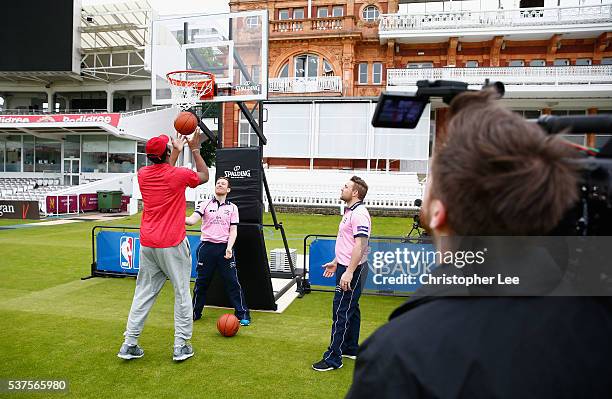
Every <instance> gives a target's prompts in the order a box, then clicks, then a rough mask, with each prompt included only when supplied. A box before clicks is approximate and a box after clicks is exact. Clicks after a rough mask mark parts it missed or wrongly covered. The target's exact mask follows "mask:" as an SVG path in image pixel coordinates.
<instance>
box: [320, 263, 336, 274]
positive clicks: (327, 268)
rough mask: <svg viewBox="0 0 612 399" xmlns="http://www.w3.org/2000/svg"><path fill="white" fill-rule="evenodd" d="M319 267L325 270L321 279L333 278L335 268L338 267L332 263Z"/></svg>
mask: <svg viewBox="0 0 612 399" xmlns="http://www.w3.org/2000/svg"><path fill="white" fill-rule="evenodd" d="M321 267H322V268H324V269H325V271H324V272H323V277H333V275H334V273H336V268H337V267H338V265H337V264H335V263H334V262H329V263H326V264H324V265H323V266H321Z"/></svg>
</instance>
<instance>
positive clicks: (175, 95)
mask: <svg viewBox="0 0 612 399" xmlns="http://www.w3.org/2000/svg"><path fill="white" fill-rule="evenodd" d="M166 78H167V79H168V83H169V84H170V90H171V92H172V101H173V102H174V105H176V106H177V107H179V108H180V109H182V110H183V111H186V110H188V109H189V108H191V107H193V106H194V105H196V104H197V103H198V101H201V100H204V101H207V100H212V99H213V97H214V95H215V75H214V74H212V73H210V72H203V71H194V70H185V71H173V72H168V73H167V74H166Z"/></svg>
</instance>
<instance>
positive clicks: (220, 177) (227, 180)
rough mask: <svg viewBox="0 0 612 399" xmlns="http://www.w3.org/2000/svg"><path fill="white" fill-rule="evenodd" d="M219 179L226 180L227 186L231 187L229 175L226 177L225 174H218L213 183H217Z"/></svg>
mask: <svg viewBox="0 0 612 399" xmlns="http://www.w3.org/2000/svg"><path fill="white" fill-rule="evenodd" d="M221 179H223V180H225V181H226V182H227V188H232V182H231V181H230V179H229V177H226V176H219V177H218V178H217V180H216V181H215V184H217V182H218V181H219V180H221Z"/></svg>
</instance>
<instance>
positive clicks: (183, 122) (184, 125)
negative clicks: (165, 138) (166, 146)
mask: <svg viewBox="0 0 612 399" xmlns="http://www.w3.org/2000/svg"><path fill="white" fill-rule="evenodd" d="M196 127H198V118H197V117H196V116H195V115H194V114H192V113H191V112H187V111H183V112H181V113H180V114H178V116H177V117H176V119H175V120H174V128H175V129H176V131H177V132H179V133H180V134H184V135H186V136H187V135H190V134H191V133H193V131H194V130H195V129H196Z"/></svg>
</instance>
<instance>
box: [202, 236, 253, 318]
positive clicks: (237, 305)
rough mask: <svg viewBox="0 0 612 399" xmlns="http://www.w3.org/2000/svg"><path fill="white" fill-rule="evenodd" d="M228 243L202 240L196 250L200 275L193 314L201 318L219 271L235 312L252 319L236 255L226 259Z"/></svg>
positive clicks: (238, 316) (239, 316) (237, 314)
mask: <svg viewBox="0 0 612 399" xmlns="http://www.w3.org/2000/svg"><path fill="white" fill-rule="evenodd" d="M225 248H227V244H226V243H212V242H208V241H202V242H201V243H200V246H198V249H197V251H196V253H197V255H198V265H197V267H196V270H197V272H198V276H197V278H196V281H195V287H194V289H193V316H194V319H199V318H200V317H201V316H202V311H203V310H204V304H205V303H206V291H207V290H208V287H209V286H210V282H211V281H212V278H213V276H214V274H215V271H217V270H218V271H219V272H220V273H221V276H222V277H223V282H224V283H225V292H227V295H228V297H229V299H230V302H231V303H232V306H233V307H234V309H235V312H234V314H235V315H236V317H237V318H238V319H239V320H243V319H248V320H250V319H251V315H250V313H249V309H248V308H247V304H246V300H245V298H244V292H243V291H242V287H241V286H240V282H239V281H238V271H237V270H236V256H235V255H234V256H232V257H231V258H230V259H225Z"/></svg>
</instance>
